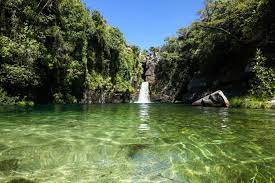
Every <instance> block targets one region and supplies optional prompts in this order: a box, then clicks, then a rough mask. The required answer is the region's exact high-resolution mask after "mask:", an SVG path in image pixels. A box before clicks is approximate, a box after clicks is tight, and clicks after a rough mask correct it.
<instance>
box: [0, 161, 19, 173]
mask: <svg viewBox="0 0 275 183" xmlns="http://www.w3.org/2000/svg"><path fill="white" fill-rule="evenodd" d="M18 163H19V160H18V159H8V160H2V161H0V171H1V172H10V171H15V170H17V168H18Z"/></svg>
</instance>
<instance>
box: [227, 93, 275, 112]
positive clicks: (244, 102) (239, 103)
mask: <svg viewBox="0 0 275 183" xmlns="http://www.w3.org/2000/svg"><path fill="white" fill-rule="evenodd" d="M229 101H230V106H231V107H235V108H247V109H270V108H274V106H272V105H271V104H269V103H268V100H266V99H259V98H256V97H253V96H245V97H234V98H231V99H230V100H229Z"/></svg>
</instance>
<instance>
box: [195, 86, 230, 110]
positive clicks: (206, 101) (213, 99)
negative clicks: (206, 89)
mask: <svg viewBox="0 0 275 183" xmlns="http://www.w3.org/2000/svg"><path fill="white" fill-rule="evenodd" d="M192 105H193V106H205V107H229V101H228V99H227V98H226V96H225V95H224V94H223V92H222V91H220V90H219V91H216V92H214V93H212V94H210V95H207V96H206V97H204V98H202V99H200V100H197V101H196V102H194V103H193V104H192Z"/></svg>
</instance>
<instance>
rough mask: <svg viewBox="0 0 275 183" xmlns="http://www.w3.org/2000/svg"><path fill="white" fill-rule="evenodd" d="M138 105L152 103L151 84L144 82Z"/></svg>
mask: <svg viewBox="0 0 275 183" xmlns="http://www.w3.org/2000/svg"><path fill="white" fill-rule="evenodd" d="M136 103H138V104H148V103H151V102H150V92H149V83H148V82H143V83H142V84H141V88H140V91H139V97H138V101H137V102H136Z"/></svg>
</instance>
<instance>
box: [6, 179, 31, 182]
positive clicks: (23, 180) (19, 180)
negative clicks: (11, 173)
mask: <svg viewBox="0 0 275 183" xmlns="http://www.w3.org/2000/svg"><path fill="white" fill-rule="evenodd" d="M7 183H35V182H34V181H31V180H27V179H24V178H16V179H12V180H10V181H8V182H7Z"/></svg>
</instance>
